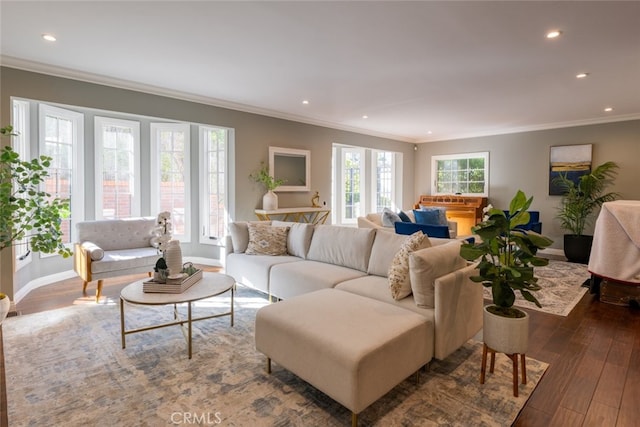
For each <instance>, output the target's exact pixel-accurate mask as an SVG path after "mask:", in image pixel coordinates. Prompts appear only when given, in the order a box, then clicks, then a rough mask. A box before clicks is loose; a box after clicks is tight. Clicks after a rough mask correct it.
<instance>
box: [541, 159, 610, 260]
mask: <svg viewBox="0 0 640 427" xmlns="http://www.w3.org/2000/svg"><path fill="white" fill-rule="evenodd" d="M617 169H618V165H617V164H616V163H614V162H606V163H603V164H601V165H599V166H597V167H596V168H595V169H593V170H592V171H591V173H588V174H585V175H582V176H581V177H580V178H579V179H578V182H577V183H576V182H574V181H572V180H570V179H569V178H567V176H566V174H560V175H559V176H558V177H557V178H555V179H554V184H556V185H557V186H558V187H560V188H561V189H562V191H563V193H564V194H563V196H562V201H561V202H560V207H559V208H558V213H557V215H556V218H558V219H559V220H560V226H561V227H562V228H564V229H565V230H567V231H568V232H569V233H568V234H565V235H564V253H565V256H566V257H567V259H568V260H569V261H571V262H579V263H582V264H587V263H588V262H589V255H590V254H591V243H592V242H593V236H591V235H584V234H583V232H584V229H585V227H587V226H588V225H590V224H591V223H592V221H593V215H592V214H593V213H594V212H595V211H596V210H597V209H599V208H600V207H601V206H602V204H603V203H604V202H610V201H612V200H615V199H616V198H617V197H618V193H613V192H611V193H605V192H604V191H605V189H606V187H607V186H609V185H610V184H612V183H613V180H614V178H615V177H616V175H617V173H618V171H617Z"/></svg>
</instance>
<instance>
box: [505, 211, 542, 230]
mask: <svg viewBox="0 0 640 427" xmlns="http://www.w3.org/2000/svg"><path fill="white" fill-rule="evenodd" d="M528 212H529V222H528V223H526V224H523V225H519V226H518V227H516V228H519V229H520V230H531V231H535V232H536V233H538V234H542V223H541V222H540V212H538V211H528ZM504 213H505V215H507V216H508V215H509V211H504Z"/></svg>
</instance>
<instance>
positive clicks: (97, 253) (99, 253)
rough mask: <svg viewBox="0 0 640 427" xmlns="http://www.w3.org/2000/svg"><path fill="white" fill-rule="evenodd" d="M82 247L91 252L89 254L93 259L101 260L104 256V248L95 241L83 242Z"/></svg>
mask: <svg viewBox="0 0 640 427" xmlns="http://www.w3.org/2000/svg"><path fill="white" fill-rule="evenodd" d="M82 247H83V248H84V249H86V250H87V252H89V256H90V257H91V260H93V261H100V260H101V259H102V258H104V250H103V249H102V248H101V247H100V246H98V245H96V244H95V243H93V242H82Z"/></svg>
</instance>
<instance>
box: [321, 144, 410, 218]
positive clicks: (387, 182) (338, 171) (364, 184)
mask: <svg viewBox="0 0 640 427" xmlns="http://www.w3.org/2000/svg"><path fill="white" fill-rule="evenodd" d="M333 170H334V197H333V206H334V214H333V222H334V223H336V224H345V225H347V224H356V223H357V219H358V217H359V216H363V215H366V214H367V213H369V212H381V211H382V210H383V209H384V208H385V207H388V208H391V209H394V210H395V209H398V206H402V200H401V199H402V154H401V153H394V152H391V151H380V150H372V149H368V148H367V149H365V148H360V147H349V146H344V145H338V144H334V147H333Z"/></svg>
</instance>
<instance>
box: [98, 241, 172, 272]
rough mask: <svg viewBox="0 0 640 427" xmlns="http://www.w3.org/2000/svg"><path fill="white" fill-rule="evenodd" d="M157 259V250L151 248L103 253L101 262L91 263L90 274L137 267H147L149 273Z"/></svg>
mask: <svg viewBox="0 0 640 427" xmlns="http://www.w3.org/2000/svg"><path fill="white" fill-rule="evenodd" d="M158 258H160V255H158V250H157V249H156V248H152V247H147V248H136V249H122V250H117V251H104V256H103V257H102V259H101V260H99V261H93V262H92V263H91V273H92V274H97V273H109V272H112V271H120V270H129V269H133V268H138V267H149V271H151V268H152V267H153V266H154V265H155V264H156V261H157V260H158Z"/></svg>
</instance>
